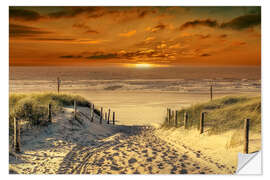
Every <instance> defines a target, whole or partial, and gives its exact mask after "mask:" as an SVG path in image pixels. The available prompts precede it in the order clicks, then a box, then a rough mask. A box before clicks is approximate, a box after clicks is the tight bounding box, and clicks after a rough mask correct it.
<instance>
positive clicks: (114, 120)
mask: <svg viewBox="0 0 270 180" xmlns="http://www.w3.org/2000/svg"><path fill="white" fill-rule="evenodd" d="M113 125H115V112H113Z"/></svg>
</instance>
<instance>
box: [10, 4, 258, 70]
mask: <svg viewBox="0 0 270 180" xmlns="http://www.w3.org/2000/svg"><path fill="white" fill-rule="evenodd" d="M9 50H10V52H9V55H10V61H9V62H10V65H11V66H63V65H65V66H70V65H71V66H73V65H76V66H80V65H89V66H96V65H102V66H105V65H120V66H122V65H128V64H138V63H148V64H156V65H158V66H173V65H194V66H195V65H196V66H199V65H207V66H211V65H213V66H225V65H226V66H254V65H255V66H259V65H260V64H261V12H260V7H10V8H9Z"/></svg>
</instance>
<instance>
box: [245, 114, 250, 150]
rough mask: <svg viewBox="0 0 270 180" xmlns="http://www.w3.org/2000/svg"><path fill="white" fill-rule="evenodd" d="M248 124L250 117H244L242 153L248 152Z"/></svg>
mask: <svg viewBox="0 0 270 180" xmlns="http://www.w3.org/2000/svg"><path fill="white" fill-rule="evenodd" d="M249 125H250V119H245V124H244V137H245V139H244V153H245V154H248V143H249Z"/></svg>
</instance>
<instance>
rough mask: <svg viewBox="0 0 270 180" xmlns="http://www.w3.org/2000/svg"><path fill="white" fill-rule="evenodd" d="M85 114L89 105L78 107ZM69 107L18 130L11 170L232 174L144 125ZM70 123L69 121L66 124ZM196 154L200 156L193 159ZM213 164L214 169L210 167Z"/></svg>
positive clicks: (59, 172)
mask: <svg viewBox="0 0 270 180" xmlns="http://www.w3.org/2000/svg"><path fill="white" fill-rule="evenodd" d="M79 109H80V111H82V112H83V113H85V114H88V112H89V109H87V108H79ZM72 117H73V114H72V108H65V109H64V111H63V112H62V113H61V114H59V115H57V116H56V117H54V119H53V124H52V125H49V126H48V127H42V128H40V129H35V130H31V132H30V131H27V130H25V131H24V132H23V133H22V151H23V153H22V154H18V155H14V154H12V153H11V154H10V165H9V168H10V173H20V174H187V173H188V174H199V173H202V174H204V173H207V174H209V173H210V174H211V173H232V169H231V167H227V166H226V165H224V164H220V163H217V162H215V161H214V160H211V161H212V162H210V161H208V162H207V163H205V162H206V160H205V159H204V158H202V157H201V156H200V152H197V154H198V155H197V157H196V158H197V159H195V158H193V157H192V156H191V155H190V152H189V150H188V149H187V148H186V149H185V150H183V149H179V148H177V146H175V145H174V144H172V143H171V142H170V143H168V142H167V141H166V140H162V139H161V138H160V137H159V136H158V135H157V134H156V133H155V131H156V130H155V129H153V128H152V127H148V126H124V125H116V126H113V125H111V124H110V125H108V124H105V123H103V124H102V125H100V124H99V123H98V117H97V116H96V118H95V122H94V123H91V122H90V121H89V120H88V119H87V118H85V117H83V116H82V117H80V119H82V120H83V121H82V122H83V123H82V124H79V123H77V122H74V121H72ZM70 122H72V123H70ZM198 159H200V160H198ZM217 164H218V166H219V168H213V167H214V166H216V165H217Z"/></svg>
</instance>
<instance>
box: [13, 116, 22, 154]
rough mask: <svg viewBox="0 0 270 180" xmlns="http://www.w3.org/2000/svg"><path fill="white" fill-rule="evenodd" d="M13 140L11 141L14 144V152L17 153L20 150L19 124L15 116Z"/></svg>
mask: <svg viewBox="0 0 270 180" xmlns="http://www.w3.org/2000/svg"><path fill="white" fill-rule="evenodd" d="M13 131H14V142H13V145H14V150H15V152H16V153H19V152H20V151H21V148H20V126H19V123H18V121H17V119H16V117H14V129H13Z"/></svg>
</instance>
